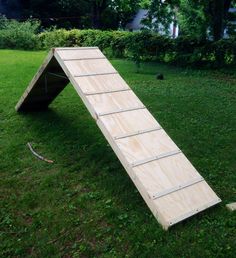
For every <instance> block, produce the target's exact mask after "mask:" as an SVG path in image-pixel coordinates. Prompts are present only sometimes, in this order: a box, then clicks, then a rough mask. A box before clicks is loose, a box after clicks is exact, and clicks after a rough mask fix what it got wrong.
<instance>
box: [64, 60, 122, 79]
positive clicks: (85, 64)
mask: <svg viewBox="0 0 236 258" xmlns="http://www.w3.org/2000/svg"><path fill="white" fill-rule="evenodd" d="M64 64H65V66H66V68H67V69H68V70H69V71H70V74H71V75H72V76H85V75H91V74H103V73H116V72H117V71H116V70H115V69H114V68H113V66H112V65H111V64H110V63H109V62H108V61H107V59H100V60H79V61H76V60H75V61H65V62H64Z"/></svg>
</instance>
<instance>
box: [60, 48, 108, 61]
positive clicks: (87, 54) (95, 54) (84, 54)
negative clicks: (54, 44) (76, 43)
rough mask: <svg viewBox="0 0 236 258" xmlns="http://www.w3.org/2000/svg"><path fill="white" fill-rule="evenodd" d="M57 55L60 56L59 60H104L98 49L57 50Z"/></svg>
mask: <svg viewBox="0 0 236 258" xmlns="http://www.w3.org/2000/svg"><path fill="white" fill-rule="evenodd" d="M57 53H58V55H59V56H60V58H61V59H63V60H68V59H72V60H73V59H74V60H78V59H94V58H105V57H104V55H103V53H102V52H101V51H100V50H99V49H98V48H97V49H88V48H85V49H83V48H82V49H77V50H72V49H69V50H68V49H67V50H66V49H61V50H60V49H57Z"/></svg>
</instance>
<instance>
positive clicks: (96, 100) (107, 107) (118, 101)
mask: <svg viewBox="0 0 236 258" xmlns="http://www.w3.org/2000/svg"><path fill="white" fill-rule="evenodd" d="M87 99H88V101H89V103H90V104H91V105H92V106H93V107H94V109H95V111H96V112H97V114H98V115H99V114H101V113H106V112H113V111H119V110H120V109H127V108H136V107H141V106H143V104H142V102H141V101H140V100H139V99H138V98H137V97H136V95H135V94H134V93H133V92H132V91H122V92H113V93H108V94H98V95H92V96H87Z"/></svg>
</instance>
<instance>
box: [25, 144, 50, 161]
mask: <svg viewBox="0 0 236 258" xmlns="http://www.w3.org/2000/svg"><path fill="white" fill-rule="evenodd" d="M27 146H28V147H29V149H30V151H31V152H32V153H33V154H34V156H35V157H37V158H38V159H41V160H43V161H46V162H48V163H53V160H50V159H45V158H44V157H42V156H40V155H39V154H38V153H37V152H35V151H34V150H33V148H32V146H31V144H30V143H29V142H28V143H27Z"/></svg>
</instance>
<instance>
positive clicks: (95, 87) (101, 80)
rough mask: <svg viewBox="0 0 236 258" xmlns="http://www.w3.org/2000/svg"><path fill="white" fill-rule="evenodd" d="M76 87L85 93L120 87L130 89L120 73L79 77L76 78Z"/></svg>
mask: <svg viewBox="0 0 236 258" xmlns="http://www.w3.org/2000/svg"><path fill="white" fill-rule="evenodd" d="M75 81H76V85H75V89H76V90H77V88H79V89H81V90H82V91H83V93H84V94H87V93H94V92H104V91H112V90H120V89H129V86H128V85H127V83H126V82H125V81H124V80H123V79H122V78H121V76H120V75H119V74H107V75H100V76H89V77H77V78H75ZM77 85H78V86H77Z"/></svg>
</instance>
